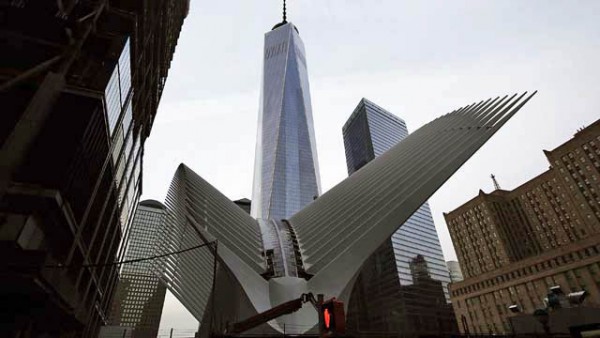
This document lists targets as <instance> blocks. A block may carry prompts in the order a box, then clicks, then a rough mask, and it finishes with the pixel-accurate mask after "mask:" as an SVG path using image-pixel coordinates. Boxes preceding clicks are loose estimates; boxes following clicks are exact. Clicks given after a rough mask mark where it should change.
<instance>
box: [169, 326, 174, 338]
mask: <svg viewBox="0 0 600 338" xmlns="http://www.w3.org/2000/svg"><path fill="white" fill-rule="evenodd" d="M169 337H171V338H173V328H171V334H169Z"/></svg>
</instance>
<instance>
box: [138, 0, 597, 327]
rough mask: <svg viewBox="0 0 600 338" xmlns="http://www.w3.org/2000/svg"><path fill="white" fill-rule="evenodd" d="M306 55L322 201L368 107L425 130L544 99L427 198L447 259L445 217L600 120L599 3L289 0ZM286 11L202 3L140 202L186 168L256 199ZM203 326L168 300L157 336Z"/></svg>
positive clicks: (195, 5) (188, 32)
mask: <svg viewBox="0 0 600 338" xmlns="http://www.w3.org/2000/svg"><path fill="white" fill-rule="evenodd" d="M287 8H288V21H291V22H293V23H294V24H295V25H296V26H297V27H298V29H299V31H300V37H301V38H302V40H303V41H304V45H305V48H306V59H307V64H308V73H309V80H310V90H311V97H312V108H313V117H314V126H315V134H316V142H317V153H318V159H319V165H320V169H321V183H322V190H323V192H325V191H327V190H329V189H330V188H332V187H333V186H335V185H336V184H337V183H339V182H340V181H342V180H343V179H344V178H345V177H347V171H346V162H345V157H344V146H343V140H342V131H341V129H342V125H343V124H344V122H345V121H346V119H347V118H348V117H349V116H350V114H351V113H352V111H353V110H354V108H355V107H356V105H357V104H358V102H359V101H360V99H361V98H363V97H366V98H368V99H369V100H371V101H373V102H375V103H377V104H378V105H380V106H381V107H383V108H385V109H387V110H388V111H390V112H392V113H393V114H395V115H397V116H399V117H400V118H402V119H404V120H405V121H406V123H407V125H408V128H409V130H410V131H415V130H416V129H418V128H419V127H421V126H422V125H424V124H425V123H427V122H429V121H431V120H433V119H434V118H436V117H438V116H440V115H443V114H445V113H448V112H450V111H453V110H455V109H456V108H459V107H462V106H465V105H468V104H471V103H473V102H479V101H480V100H483V99H487V98H489V97H496V96H499V95H506V94H513V93H516V92H523V91H530V92H531V91H534V90H538V91H539V92H538V94H537V95H536V96H535V97H534V98H533V99H532V100H531V101H530V102H529V103H528V104H527V105H526V106H525V107H524V108H523V109H522V110H521V111H520V112H519V113H518V114H517V115H516V116H515V117H514V118H513V119H512V120H511V121H509V122H508V123H507V124H506V125H505V126H504V127H503V129H501V130H500V131H499V132H498V133H497V134H496V135H495V136H494V137H492V139H491V140H490V141H489V142H488V143H487V144H486V145H484V146H483V147H482V148H481V149H480V150H479V151H478V152H477V153H476V154H475V155H474V156H473V157H472V158H471V159H470V160H469V161H468V162H467V163H466V164H465V165H464V166H463V167H462V168H461V169H460V170H459V171H458V172H457V173H456V174H455V175H454V176H453V177H451V178H450V179H449V180H448V181H447V182H446V183H445V184H444V185H443V186H442V187H441V188H440V189H439V190H438V191H437V192H436V193H435V194H434V195H433V196H432V197H431V198H430V200H429V201H430V206H431V209H432V213H433V217H434V221H435V224H436V228H437V231H438V235H439V237H440V242H441V244H442V248H443V251H444V256H445V258H446V260H455V259H456V254H455V252H454V248H453V246H452V242H451V240H450V236H449V233H448V229H447V227H446V224H445V222H444V218H443V212H449V211H452V210H454V209H455V208H457V207H458V206H460V205H461V204H463V203H464V202H466V201H468V200H469V199H471V198H473V197H475V196H476V194H477V193H478V191H479V189H482V190H483V191H485V192H490V191H492V190H493V184H492V180H491V178H490V174H492V173H493V174H495V175H496V178H497V180H498V182H499V184H500V186H501V187H502V188H503V189H507V190H511V189H514V188H516V187H517V186H519V185H520V184H522V183H525V182H526V181H527V180H529V179H531V178H533V177H535V176H537V175H539V174H540V173H542V172H543V171H544V170H546V169H548V166H549V163H548V162H547V160H546V159H545V157H544V154H543V152H542V150H543V149H546V150H551V149H554V148H556V147H557V146H559V145H560V144H562V143H564V142H566V141H567V140H568V139H570V138H571V137H572V136H573V134H574V133H575V132H576V130H577V129H579V128H581V127H583V126H586V125H589V124H590V123H592V122H594V121H595V120H596V119H598V118H599V117H600V68H599V67H598V62H599V60H600V20H599V19H598V18H600V1H594V0H589V1H557V0H544V1H534V0H532V1H517V0H515V1H509V0H503V1H487V0H481V1H398V0H354V1H348V0H328V1H323V0H303V1H294V0H291V1H288V6H287ZM280 21H281V1H279V0H261V1H247V0H245V1H243V0H229V1H201V0H192V1H191V7H190V13H189V15H188V17H187V18H186V19H185V22H184V25H183V29H182V31H181V35H180V37H179V41H178V45H177V48H176V50H175V55H174V57H173V61H172V63H171V69H170V70H169V77H168V79H167V82H166V87H165V90H164V93H163V96H162V99H161V103H160V106H159V108H158V113H157V116H156V119H155V121H154V125H153V129H152V132H151V134H150V137H149V138H148V139H147V141H146V144H145V157H144V168H143V195H142V200H143V199H148V198H152V199H157V200H161V201H163V200H164V198H165V196H166V192H167V189H168V186H169V184H170V181H171V179H172V177H173V175H174V173H175V169H176V168H177V166H178V165H179V164H180V163H182V162H183V163H185V164H187V165H188V166H189V167H190V168H192V169H193V170H194V171H195V172H196V173H197V174H199V175H200V176H202V177H203V178H204V179H206V180H207V181H208V182H210V183H211V184H212V185H213V186H215V187H216V188H217V189H219V190H220V191H221V192H223V193H224V194H225V195H226V196H228V197H229V198H231V199H232V200H235V199H239V198H242V197H247V198H250V197H251V191H252V177H253V168H254V147H255V138H256V127H257V119H258V103H259V94H260V92H259V90H260V84H261V72H262V55H263V39H264V33H266V32H268V31H270V29H271V28H272V26H273V25H275V24H276V23H278V22H280ZM197 325H198V322H197V321H196V320H195V319H194V318H193V317H192V316H191V315H190V314H189V313H188V312H187V311H186V310H185V308H183V307H182V306H181V304H179V302H178V301H177V300H176V299H175V298H174V297H173V296H172V295H171V294H168V295H167V298H166V301H165V305H164V310H163V315H162V319H161V329H163V330H166V329H168V328H175V329H176V330H178V329H180V330H183V329H193V328H197ZM182 332H183V331H182Z"/></svg>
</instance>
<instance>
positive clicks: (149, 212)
mask: <svg viewBox="0 0 600 338" xmlns="http://www.w3.org/2000/svg"><path fill="white" fill-rule="evenodd" d="M165 214H166V209H165V206H164V205H163V204H162V203H160V202H158V201H154V200H145V201H142V202H140V203H139V205H138V208H137V210H136V213H135V216H134V218H133V222H132V225H131V230H130V236H129V242H128V244H127V249H126V251H125V258H124V259H125V260H135V259H140V258H146V257H150V256H153V255H155V254H156V246H157V244H158V242H157V241H158V238H157V236H158V234H159V233H160V231H161V228H162V227H163V226H164V218H165ZM150 264H151V263H150V262H149V261H145V262H137V263H131V264H126V265H124V266H123V268H122V269H121V274H120V277H119V284H118V286H117V291H116V294H115V297H114V299H113V305H112V308H111V311H110V316H109V325H110V326H108V327H107V328H109V329H110V330H107V333H108V332H115V331H117V330H114V326H119V327H122V328H123V331H124V332H126V331H127V330H129V331H131V333H132V337H136V338H154V337H156V335H157V333H158V325H159V323H160V317H161V315H162V308H163V303H164V301H165V292H166V287H165V285H164V284H162V282H160V281H159V279H158V277H156V276H155V275H154V274H153V273H152V271H151V269H150ZM111 326H113V327H112V328H111ZM103 328H104V327H103ZM100 336H101V337H110V335H108V334H105V335H102V334H101V335H100Z"/></svg>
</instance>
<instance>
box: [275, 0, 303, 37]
mask: <svg viewBox="0 0 600 338" xmlns="http://www.w3.org/2000/svg"><path fill="white" fill-rule="evenodd" d="M286 23H288V22H287V13H286V8H285V0H283V21H281V22H280V23H278V24H276V25H275V26H273V28H272V29H271V30H274V29H276V28H279V27H281V26H283V25H285V24H286ZM296 31H298V29H296Z"/></svg>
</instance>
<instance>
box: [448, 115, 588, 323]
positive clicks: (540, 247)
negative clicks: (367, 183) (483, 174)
mask: <svg viewBox="0 0 600 338" xmlns="http://www.w3.org/2000/svg"><path fill="white" fill-rule="evenodd" d="M544 153H545V155H546V157H547V159H548V161H549V162H550V168H549V169H548V170H547V171H546V172H544V173H542V174H541V175H539V176H537V177H535V178H533V179H532V180H530V181H528V182H526V183H524V184H523V185H521V186H519V187H517V188H516V189H514V190H512V191H506V190H500V189H498V190H496V191H494V192H492V193H489V194H486V193H484V192H483V191H479V194H478V196H476V197H475V198H473V199H472V200H470V201H468V202H467V203H465V204H464V205H462V206H460V207H459V208H457V209H456V210H454V211H452V212H450V213H448V214H444V217H445V219H446V223H447V224H448V228H449V230H450V235H451V237H452V241H453V243H454V247H455V249H456V253H457V256H458V260H459V263H460V266H461V269H462V271H463V274H464V277H465V280H464V281H463V282H460V283H454V284H453V285H452V287H451V290H452V291H451V298H452V300H453V304H454V308H455V311H456V314H457V319H458V321H459V326H460V328H461V331H462V332H466V330H469V332H471V333H474V332H477V333H481V332H495V333H503V332H507V325H508V321H507V317H508V316H509V313H508V310H507V307H508V306H509V305H512V304H520V305H522V308H523V309H524V310H525V311H526V312H527V311H533V310H535V308H538V307H542V305H543V304H542V303H541V301H542V299H543V298H544V296H545V295H546V293H547V291H548V287H549V286H552V285H550V284H552V283H555V282H556V283H555V284H554V285H561V286H562V285H563V284H564V288H566V289H565V290H567V291H569V292H571V291H579V290H581V289H585V290H587V291H588V292H590V296H591V297H590V299H589V300H588V301H587V302H590V303H594V302H595V303H600V296H599V295H598V289H599V288H600V282H599V276H600V270H599V269H600V266H599V265H598V261H599V259H598V258H597V257H598V256H600V255H598V254H599V253H600V247H599V246H598V244H600V237H598V236H599V234H600V196H599V193H600V120H598V121H596V122H594V123H593V124H592V125H590V126H589V127H587V128H585V129H583V130H580V131H578V132H577V133H576V134H575V136H574V137H573V138H572V139H571V140H569V141H567V142H566V143H564V144H562V145H561V146H559V147H558V148H556V149H554V150H552V151H544ZM507 274H508V275H507ZM506 276H509V277H506ZM507 278H508V279H507ZM513 301H514V302H513ZM509 302H512V303H511V304H508V303H509Z"/></svg>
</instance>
